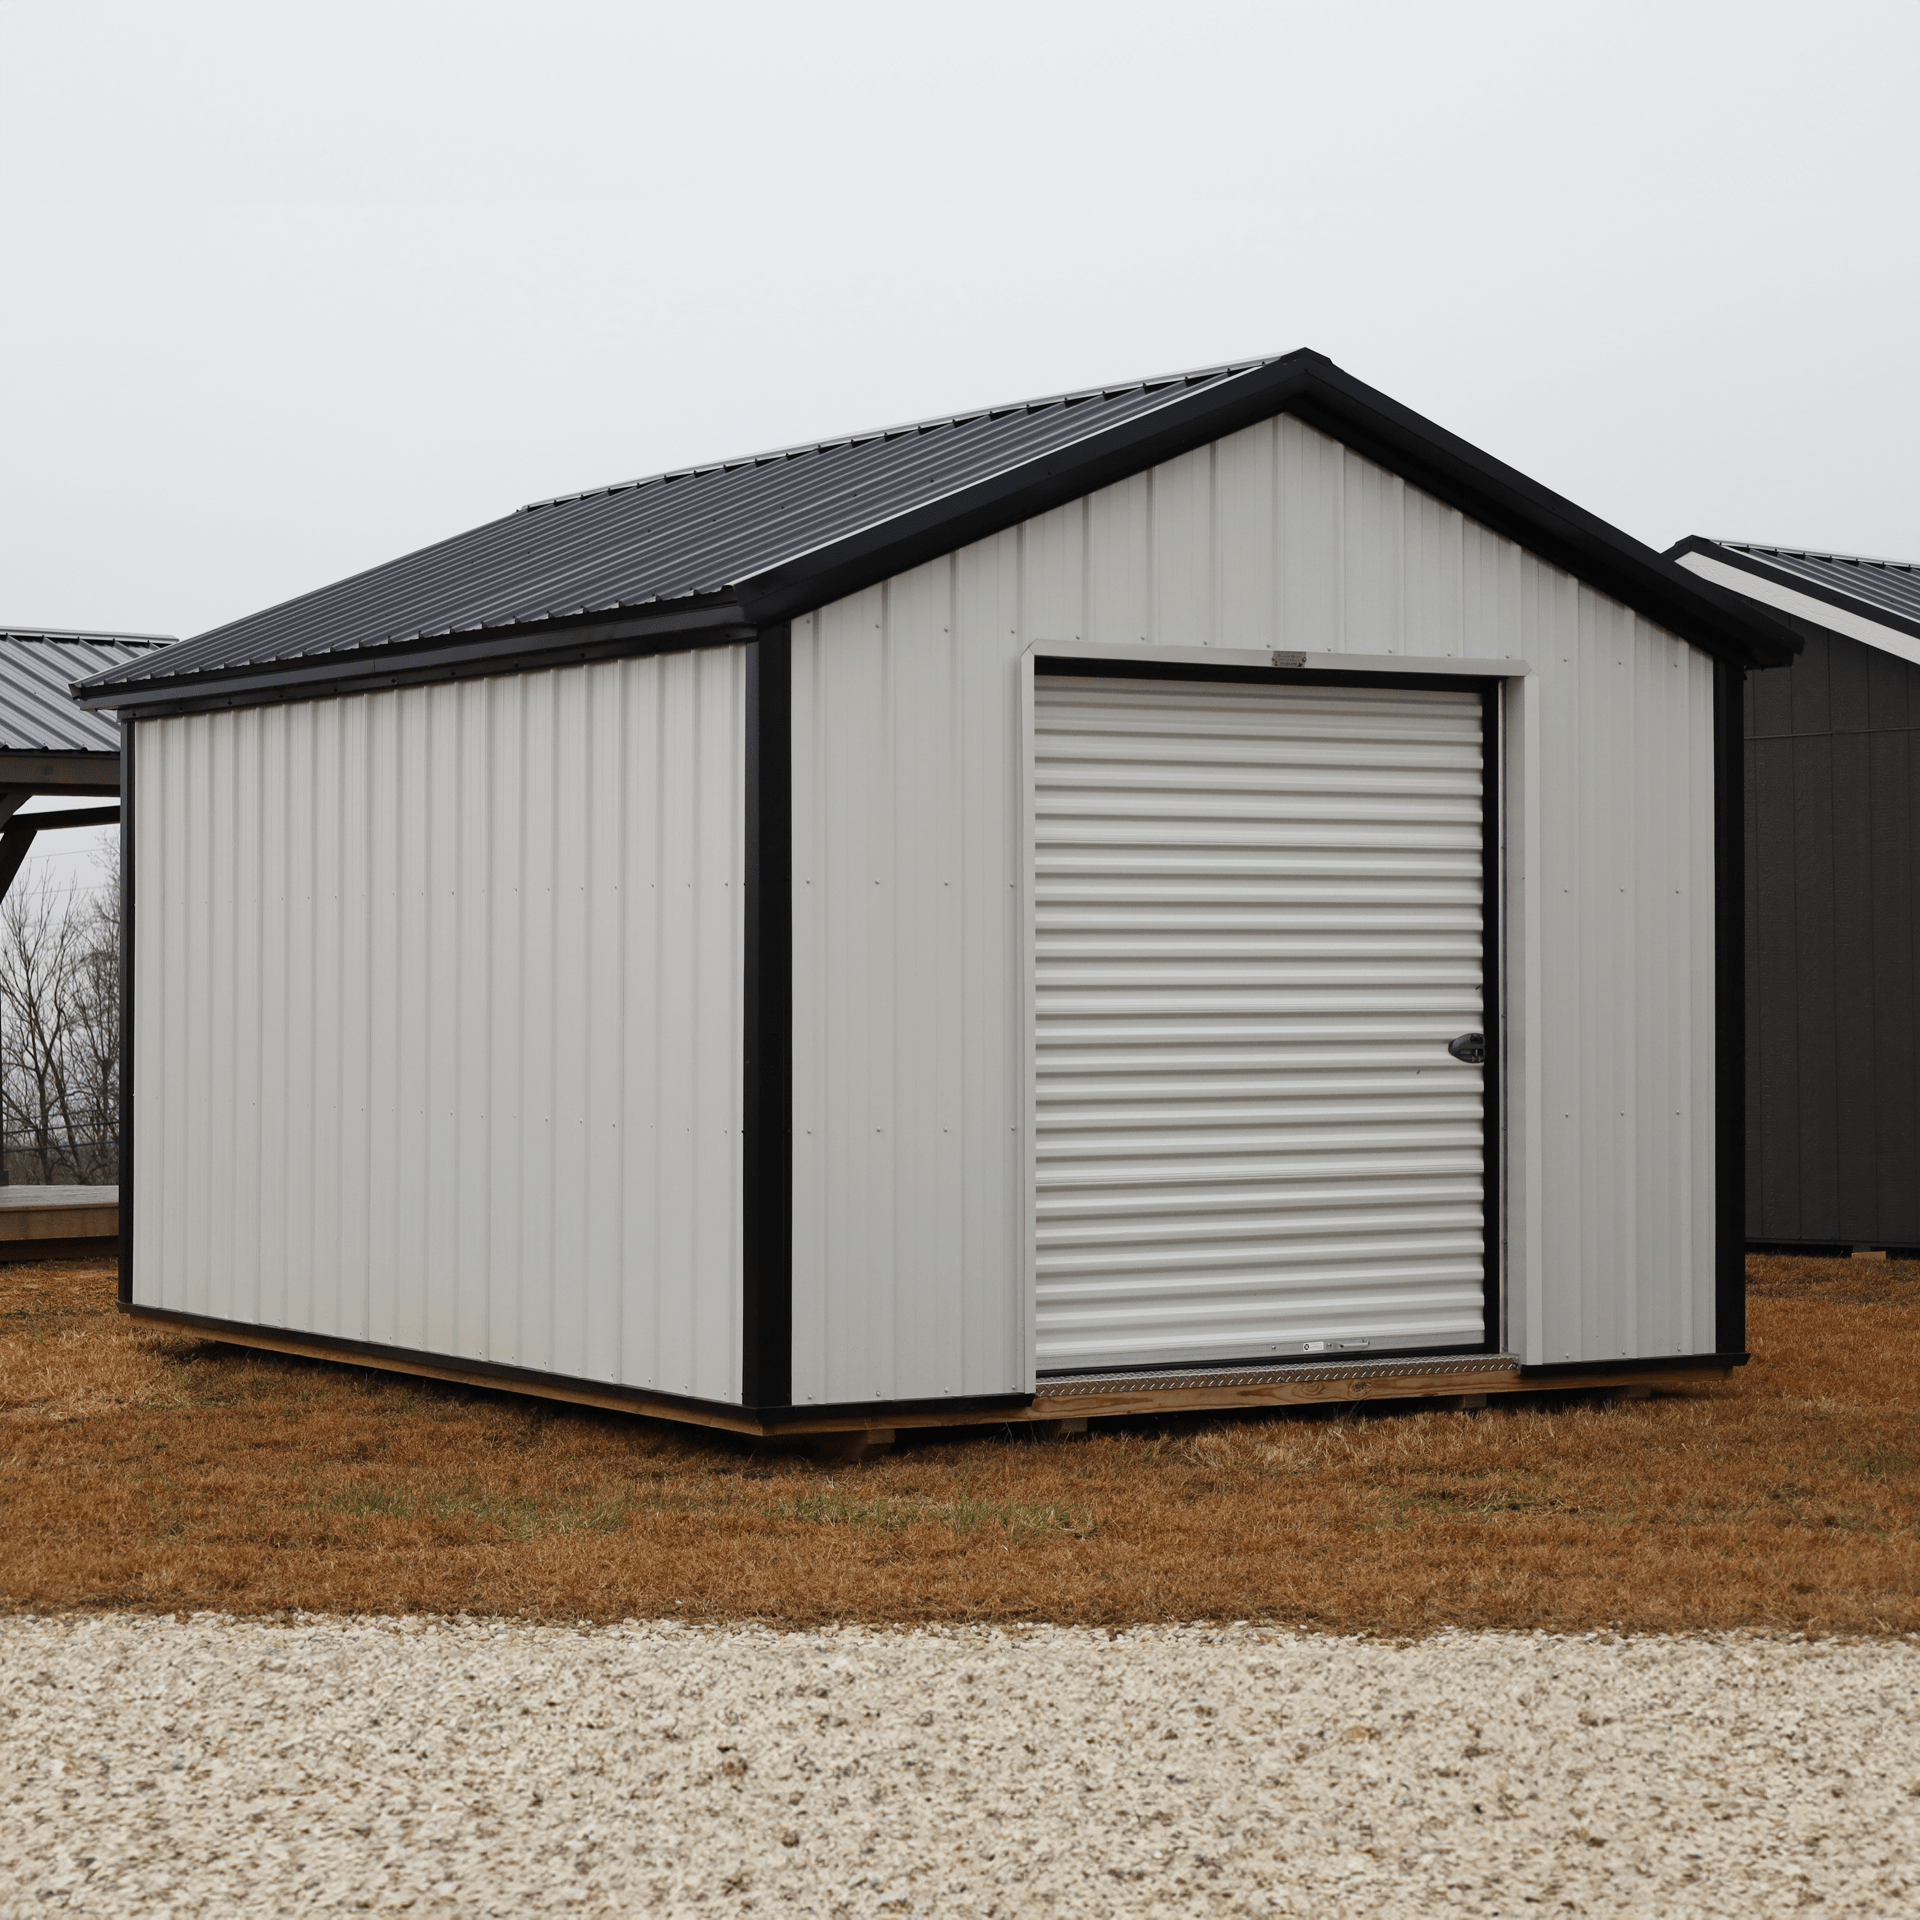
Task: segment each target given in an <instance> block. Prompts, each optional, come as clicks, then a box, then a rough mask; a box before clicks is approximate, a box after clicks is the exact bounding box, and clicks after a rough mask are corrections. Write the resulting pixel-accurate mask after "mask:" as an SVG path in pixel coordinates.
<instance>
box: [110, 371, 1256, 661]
mask: <svg viewBox="0 0 1920 1920" xmlns="http://www.w3.org/2000/svg"><path fill="white" fill-rule="evenodd" d="M1263 364H1266V363H1265V362H1261V361H1243V362H1240V363H1238V364H1236V365H1233V366H1225V367H1213V368H1208V369H1206V370H1204V371H1201V372H1197V373H1181V374H1172V375H1169V376H1167V377H1166V378H1164V379H1159V380H1141V381H1135V382H1133V383H1132V384H1131V385H1127V386H1117V387H1108V388H1099V389H1093V390H1090V391H1087V392H1083V393H1070V394H1057V395H1054V396H1052V397H1050V398H1047V399H1042V400H1027V401H1022V402H1020V403H1019V404H1018V405H1016V406H1008V407H994V408H981V409H979V410H978V411H976V412H973V413H962V414H952V415H948V416H946V417H944V418H941V419H937V420H923V421H919V422H917V423H915V424H913V425H910V426H899V427H888V428H883V429H880V430H877V431H875V432H872V433H862V434H848V435H844V436H842V437H841V438H839V439H836V440H822V441H817V442H814V443H812V444H810V445H806V446H797V447H784V448H781V449H779V450H777V451H774V452H770V453H759V454H753V455H749V456H747V457H745V458H742V459H738V460H725V461H719V462H716V463H715V464H714V465H712V466H705V467H682V468H678V469H676V470H675V471H673V472H671V473H660V474H654V475H651V476H649V477H648V478H646V479H643V480H629V481H623V482H621V483H619V484H617V485H614V486H608V487H600V488H596V489H594V490H593V491H591V492H587V493H575V494H567V495H564V496H562V497H560V498H558V499H554V500H543V501H537V502H535V503H534V504H533V505H531V506H527V507H522V508H521V509H520V510H519V511H518V512H517V513H511V514H508V515H507V516H506V517H505V518H503V519H500V520H494V521H490V522H489V523H488V524H487V525H485V526H482V527H476V528H474V529H473V531H472V532H470V533H462V534H456V535H455V536H454V537H453V538H452V539H451V540H442V541H440V542H439V543H438V544H436V545H434V546H431V547H423V548H421V549H420V551H418V552H417V553H411V554H408V555H407V556H406V557H405V558H404V559H400V560H393V561H389V562H388V563H387V564H386V565H384V566H379V567H374V568H372V569H370V570H369V571H368V572H366V573H361V574H355V575H354V576H353V577H352V578H350V579H346V580H342V581H339V582H337V583H336V584H335V585H333V586H330V587H322V588H321V589H320V590H319V591H318V592H316V593H309V594H304V595H302V596H301V597H300V598H299V599H297V600H288V601H284V602H282V604H281V605H279V606H277V607H269V608H267V609H266V610H265V611H264V612H261V613H256V614H250V615H248V616H247V617H246V618H245V619H242V620H235V621H232V622H230V623H229V624H228V625H226V626H224V627H215V628H213V629H212V630H211V631H210V632H207V633H203V634H199V635H196V636H195V637H194V638H193V639H191V640H183V641H181V642H180V644H179V645H178V646H176V647H175V648H173V649H172V651H171V652H170V653H169V654H168V656H167V659H166V663H165V666H164V669H163V671H164V673H165V674H166V676H167V677H168V678H172V677H173V676H175V675H178V674H183V673H203V672H206V671H208V670H209V669H220V668H235V667H248V666H257V665H260V664H262V663H265V662H269V661H286V660H300V659H310V658H312V657H313V656H315V655H317V654H327V653H338V652H343V651H352V650H360V649H365V648H371V647H381V646H390V645H393V644H395V643H397V642H404V641H408V640H420V639H425V638H428V637H431V636H436V635H443V634H466V633H479V632H483V631H486V630H488V629H492V628H508V627H524V626H527V625H529V624H532V623H535V622H541V621H550V620H564V619H568V618H571V617H574V616H577V615H582V614H591V613H611V612H616V611H620V610H623V609H629V608H638V607H651V606H657V605H659V604H660V603H662V602H668V601H676V600H692V599H696V598H699V597H703V596H711V595H715V594H724V593H726V592H728V591H729V590H730V589H731V588H732V587H733V586H734V585H735V584H736V583H738V582H739V581H742V580H745V579H750V578H751V577H752V576H754V575H755V574H757V573H760V572H763V571H764V570H766V569H767V568H769V567H771V566H774V565H776V564H778V563H779V562H782V561H787V560H791V559H794V558H796V557H797V556H799V555H802V554H805V553H808V552H810V551H812V550H813V549H814V548H816V547H819V546H822V545H825V544H826V543H828V542H830V541H833V540H837V539H842V538H844V537H845V536H846V535H848V534H849V533H853V532H857V531H859V530H860V529H862V528H865V527H869V526H873V525H875V524H876V523H879V522H883V521H885V520H888V519H890V518H891V517H893V516H894V515H895V514H897V513H899V512H901V511H902V510H903V509H906V508H910V507H917V506H921V505H924V504H925V503H926V502H928V501H930V500H937V499H939V498H940V497H941V496H942V495H944V494H947V493H951V492H953V491H955V490H956V489H958V488H961V487H965V486H969V485H972V484H974V483H976V482H978V481H979V480H981V479H982V478H985V477H987V476H989V475H992V474H995V473H998V472H1001V471H1004V470H1006V469H1008V468H1014V467H1021V466H1024V465H1026V464H1027V463H1029V462H1031V461H1034V460H1037V459H1041V458H1044V456H1045V455H1047V454H1049V453H1053V452H1056V451H1058V450H1059V449H1060V448H1062V447H1065V446H1068V445H1071V444H1072V443H1074V442H1076V441H1079V440H1084V439H1085V438H1086V437H1087V436H1088V435H1089V434H1091V433H1096V432H1098V431H1100V430H1101V429H1103V428H1106V427H1111V426H1113V425H1115V424H1117V423H1119V422H1122V421H1126V420H1131V419H1135V418H1137V417H1139V416H1140V415H1142V414H1145V413H1149V412H1151V411H1152V410H1153V409H1154V408H1156V407H1161V406H1165V405H1166V404H1167V403H1168V402H1169V401H1170V400H1174V399H1177V398H1179V397H1181V396H1182V395H1184V394H1186V393H1188V392H1191V391H1192V390H1193V389H1194V388H1196V387H1205V386H1211V385H1215V384H1217V383H1218V382H1220V381H1222V380H1225V379H1227V378H1228V377H1229V376H1231V375H1232V374H1235V373H1240V372H1244V371H1245V370H1246V369H1247V368H1249V367H1253V366H1259V365H1263ZM147 677H149V676H147V675H145V674H141V673H138V672H135V673H120V674H115V675H114V676H113V679H112V681H111V682H110V683H109V684H113V685H126V684H129V683H131V682H135V681H138V680H141V679H144V678H147Z"/></svg>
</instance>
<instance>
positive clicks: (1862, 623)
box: [1667, 533, 1920, 666]
mask: <svg viewBox="0 0 1920 1920" xmlns="http://www.w3.org/2000/svg"><path fill="white" fill-rule="evenodd" d="M1667 558H1668V559H1670V560H1673V561H1676V562H1677V563H1678V564H1679V565H1680V566H1682V567H1684V568H1686V569H1687V571H1688V572H1690V573H1697V574H1699V575H1700V576H1701V577H1702V578H1704V579H1708V580H1712V581H1714V582H1715V583H1716V584H1724V585H1725V586H1726V588H1727V589H1728V591H1729V592H1732V593H1734V594H1736V595H1745V596H1748V597H1750V598H1752V599H1754V600H1756V601H1758V602H1760V603H1762V604H1764V605H1766V606H1769V607H1772V608H1773V609H1774V610H1775V611H1776V612H1778V613H1779V614H1780V616H1781V617H1782V618H1783V619H1784V620H1785V621H1786V623H1787V625H1788V626H1789V627H1790V628H1791V629H1792V630H1793V631H1794V632H1795V633H1798V634H1802V635H1804V634H1806V633H1809V632H1820V633H1823V634H1828V635H1832V634H1838V635H1840V636H1842V637H1843V638H1845V639H1848V640H1858V641H1861V642H1863V643H1864V644H1865V645H1867V646H1870V647H1876V648H1878V649H1879V650H1880V651H1881V652H1882V653H1890V654H1892V655H1894V657H1895V658H1896V659H1900V660H1905V661H1907V662H1908V663H1909V664H1910V665H1914V666H1920V618H1917V617H1916V616H1915V615H1914V614H1912V613H1910V612H1905V611H1902V610H1900V609H1898V608H1895V607H1890V606H1885V605H1880V604H1877V603H1876V602H1874V601H1872V600H1868V599H1866V598H1864V597H1863V596H1861V595H1860V594H1857V593H1848V592H1847V591H1846V590H1845V589H1844V587H1835V586H1832V585H1829V584H1828V583H1827V582H1826V581H1824V580H1821V579H1817V578H1809V577H1808V576H1807V573H1806V572H1805V571H1803V570H1793V569H1789V568H1788V567H1785V566H1777V565H1774V564H1772V563H1771V562H1770V561H1769V560H1768V559H1767V557H1766V553H1765V551H1764V550H1756V549H1754V548H1751V547H1747V546H1742V545H1738V544H1736V543H1734V542H1732V541H1727V540H1710V539H1708V538H1706V537H1705V536H1704V535H1702V534H1697V533H1696V534H1689V535H1688V536H1687V537H1686V538H1685V539H1684V540H1676V541H1675V542H1674V543H1673V545H1672V546H1670V547H1669V548H1668V549H1667ZM1849 564H1851V565H1854V566H1862V567H1864V566H1874V567H1886V566H1895V565H1899V567H1900V572H1901V573H1903V574H1909V573H1910V572H1911V571H1912V570H1911V569H1909V568H1907V567H1906V566H1904V565H1900V563H1897V562H1887V561H1855V562H1850V563H1849ZM1914 597H1920V596H1914Z"/></svg>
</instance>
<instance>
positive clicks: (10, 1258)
mask: <svg viewBox="0 0 1920 1920" xmlns="http://www.w3.org/2000/svg"><path fill="white" fill-rule="evenodd" d="M119 1258H120V1239H119V1236H118V1235H117V1234H116V1235H115V1236H114V1238H113V1239H111V1240H101V1239H98V1238H96V1237H95V1236H93V1235H91V1234H89V1235H84V1236H76V1237H74V1238H72V1239H67V1240H56V1239H51V1238H44V1237H40V1238H34V1239H30V1240H7V1239H0V1267H19V1266H25V1265H26V1264H27V1263H28V1262H29V1261H33V1260H118V1259H119Z"/></svg>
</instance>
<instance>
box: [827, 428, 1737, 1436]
mask: <svg viewBox="0 0 1920 1920" xmlns="http://www.w3.org/2000/svg"><path fill="white" fill-rule="evenodd" d="M1048 640H1054V641H1058V640H1085V641H1092V642H1097V643H1100V644H1103V645H1112V646H1115V647H1116V648H1124V647H1126V646H1129V645H1152V646H1230V647H1259V648H1265V647H1279V648H1287V649H1299V650H1304V651H1310V652H1319V651H1333V652H1349V653H1371V654H1381V653H1392V654H1406V655H1408V656H1413V657H1421V656H1424V657H1429V658H1431V657H1435V656H1439V657H1449V656H1452V657H1471V658H1483V659H1484V658H1510V659H1521V660H1525V661H1526V662H1527V663H1528V664H1529V666H1530V667H1531V669H1532V671H1531V672H1530V673H1529V674H1528V675H1527V676H1526V677H1525V678H1524V679H1521V680H1519V681H1518V682H1516V683H1513V691H1512V692H1510V694H1509V696H1508V702H1509V705H1508V715H1507V752H1508V783H1507V784H1508V816H1507V824H1508V837H1509V849H1508V885H1507V897H1506V917H1507V969H1506V994H1507V1089H1506V1091H1507V1101H1508V1115H1509V1120H1508V1144H1507V1169H1506V1177H1507V1185H1508V1191H1509V1196H1510V1198H1509V1204H1508V1244H1507V1250H1506V1288H1507V1297H1508V1309H1507V1311H1508V1327H1507V1331H1508V1336H1509V1344H1510V1345H1512V1346H1513V1347H1515V1348H1516V1350H1518V1351H1519V1352H1520V1353H1521V1354H1522V1356H1523V1357H1524V1358H1525V1359H1526V1360H1527V1361H1529V1362H1531V1363H1536V1364H1538V1363H1558V1362H1563V1361H1569V1360H1571V1361H1590V1360H1607V1359H1613V1358H1619V1357H1636V1358H1637V1357H1658V1356H1664V1355H1672V1354H1692V1353H1700V1352H1706V1351H1711V1350H1712V1349H1713V1347H1714V1344H1715V1342H1714V1330H1713V1325H1712V1297H1713V1232H1714V1220H1713V1120H1714V1054H1713V1005H1714V999H1713V908H1714V898H1713V877H1714V876H1713V841H1712V831H1713V750H1712V719H1713V667H1712V663H1711V662H1710V661H1709V660H1708V659H1707V657H1706V656H1705V655H1704V654H1701V653H1700V652H1698V651H1697V650H1695V649H1694V648H1692V647H1689V646H1688V645H1686V644H1685V643H1684V642H1682V641H1679V640H1676V639H1674V638H1673V637H1672V636H1671V635H1669V634H1668V633H1666V632H1665V631H1663V630H1662V629H1660V628H1657V627H1654V626H1651V625H1649V624H1648V623H1647V622H1645V621H1644V620H1641V619H1639V618H1638V617H1637V616H1635V615H1634V614H1633V613H1631V612H1630V611H1628V610H1627V609H1626V608H1624V607H1622V606H1620V605H1619V604H1618V603H1617V602H1614V601H1612V600H1609V599H1607V598H1605V597H1604V596H1602V595H1600V594H1598V593H1595V592H1593V591H1591V590H1590V589H1587V588H1585V587H1583V586H1582V585H1581V584H1580V583H1579V582H1578V581H1576V580H1575V579H1573V578H1572V577H1571V576H1570V575H1568V574H1566V573H1564V572H1562V571H1561V570H1559V569H1558V568H1555V567H1553V566H1550V565H1548V564H1547V563H1546V562H1544V561H1541V560H1539V559H1537V558H1535V557H1534V556H1533V555H1531V554H1529V553H1527V552H1526V551H1525V550H1524V549H1522V548H1520V547H1519V546H1517V545H1515V544H1514V543H1513V542H1512V541H1510V540H1507V539H1504V538H1502V537H1501V536H1499V535H1496V534H1494V533H1491V532H1489V531H1488V530H1487V529H1485V528H1483V527H1481V526H1479V525H1477V524H1475V523H1473V522H1471V521H1469V520H1467V519H1466V518H1465V517H1464V516H1463V515H1461V514H1460V513H1458V512H1455V511H1454V510H1453V509H1451V508H1449V507H1446V506H1443V505H1442V504H1441V503H1439V502H1438V501H1436V500H1434V499H1433V498H1431V497H1430V496H1428V495H1426V494H1423V493H1421V492H1420V491H1418V490H1417V489H1415V488H1412V487H1409V486H1408V485H1406V484H1405V483H1404V482H1403V481H1401V480H1400V479H1398V478H1397V477H1396V476H1395V475H1393V474H1391V473H1389V472H1387V471H1386V470H1384V469H1383V468H1381V467H1379V466H1377V465H1375V464H1374V463H1372V462H1371V461H1369V460H1366V459H1364V458H1362V457H1361V456H1359V455H1357V454H1354V453H1352V452H1351V451H1349V450H1348V449H1346V448H1345V447H1343V446H1341V445H1340V444H1339V443H1337V442H1336V441H1334V440H1331V439H1329V438H1327V437H1326V436H1325V435H1323V434H1320V433H1317V432H1315V431H1314V430H1313V429H1311V428H1309V427H1306V426H1304V425H1302V424H1301V423H1300V422H1298V421H1297V420H1293V419H1291V418H1281V419H1278V420H1275V421H1271V422H1267V423H1264V424H1262V425H1259V426H1256V427H1253V428H1250V429H1248V430H1247V431H1245V432H1242V433H1239V434H1236V435H1234V436H1232V437H1231V438H1229V439H1226V440H1222V441H1219V442H1217V443H1215V444H1214V445H1212V446H1209V447H1205V448H1201V449H1199V450H1198V451H1196V452H1194V453H1192V454H1189V455H1187V456H1185V457H1183V458H1181V459H1179V460H1175V461H1171V462H1168V463H1167V464H1166V465H1164V466H1161V467H1158V468H1155V469H1153V470H1152V471H1150V472H1147V473H1143V474H1140V475H1138V476H1136V477H1134V478H1132V479H1130V480H1127V481H1124V482H1122V483H1120V484H1118V485H1115V486H1112V487H1108V488H1104V489H1102V490H1101V491H1099V492H1097V493H1094V494H1091V495H1088V496H1086V497H1085V498H1083V499H1080V500H1077V501H1073V502H1071V503H1069V504H1068V505H1066V506H1063V507H1061V508H1058V509H1056V510H1055V511H1053V512H1051V513H1048V514H1046V515H1043V516H1041V517H1040V518H1037V519H1034V520H1031V521H1028V522H1026V523H1025V524H1024V525H1022V526H1019V527H1015V528H1012V529H1010V530H1008V531H1007V532H1005V533H1002V534H999V535H996V536H994V537H993V538H991V539H988V540H983V541H980V542H978V543H976V544H975V545H972V546H969V547H966V548H964V549H962V550H960V551H959V552H956V553H953V554H951V555H947V556H945V557H943V558H941V559H939V560H936V561H933V562H930V563H929V564H927V565H925V566H922V567H918V568H916V569H914V570H913V571H912V572H910V573H906V574H902V575H899V576H897V577H896V578H894V579H892V580H890V581H887V582H885V583H883V584H882V585H880V586H877V587H874V588H871V589H869V590H867V591H865V592H862V593H859V594H855V595H852V596H850V597H848V598H847V599H844V600H841V601H839V602H836V603H835V604H833V605H832V606H829V607H826V608H824V609H822V610H820V611H819V612H817V613H815V614H813V615H811V616H808V617H807V618H805V619H802V620H798V621H796V622H795V623H794V627H793V769H794V771H793V780H794V793H793V900H794V1156H793V1165H794V1277H793V1315H794V1389H793V1392H794V1400H795V1402H796V1403H798V1404H801V1405H805V1404H807V1403H809V1402H818V1403H822V1404H825V1403H836V1402H858V1401H861V1400H867V1399H873V1400H886V1399H895V1398H923V1397H925V1398H938V1397H940V1396H942V1395H955V1396H959V1395H966V1394H986V1393H997V1392H1007V1391H1020V1390H1024V1389H1027V1388H1029V1387H1030V1385H1031V1382H1032V1355H1031V1350H1030V1318H1029V1309H1028V1306H1027V1303H1026V1301H1025V1299H1024V1296H1023V1293H1022V1280H1021V1275H1022V1273H1023V1268H1024V1259H1023V1236H1024V1233H1025V1231H1026V1227H1025V1222H1024V1219H1023V1217H1022V1213H1023V1203H1022V1192H1023V1180H1022V1165H1023V1155H1024V1153H1025V1151H1026V1147H1025V1143H1024V1142H1023V1140H1022V1138H1021V1133H1020V1128H1021V1124H1022V1119H1023V1107H1024V1100H1023V1096H1022V1089H1021V1085H1020V1074H1021V1068H1020V1044H1019V1037H1020V1036H1019V1020H1020V1018H1021V968H1022V964H1023V962H1022V955H1021V949H1020V941H1021V936H1020V897H1019V882H1020V876H1021V871H1022V851H1021V847H1020V820H1021V805H1020V753H1021V742H1020V730H1019V708H1018V685H1019V672H1018V663H1019V660H1020V657H1021V655H1022V653H1023V652H1024V651H1025V649H1026V648H1027V647H1028V646H1029V645H1031V644H1033V643H1034V642H1040V641H1048ZM1543 876H1544V877H1543Z"/></svg>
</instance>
